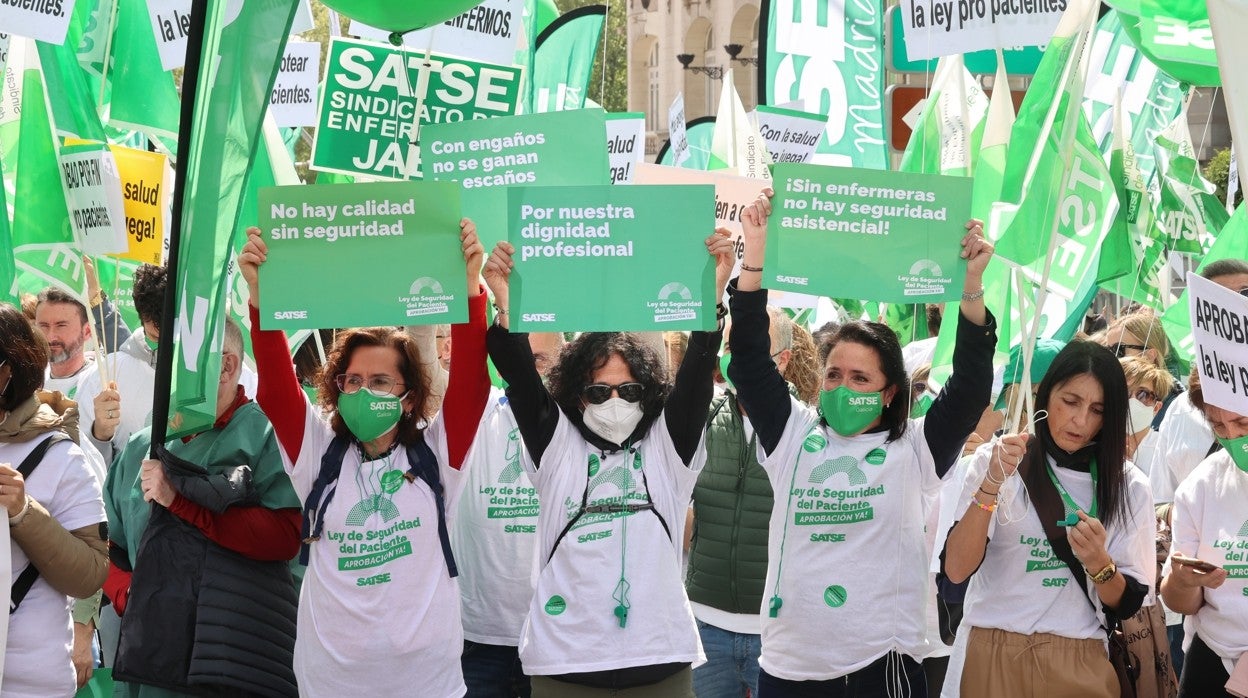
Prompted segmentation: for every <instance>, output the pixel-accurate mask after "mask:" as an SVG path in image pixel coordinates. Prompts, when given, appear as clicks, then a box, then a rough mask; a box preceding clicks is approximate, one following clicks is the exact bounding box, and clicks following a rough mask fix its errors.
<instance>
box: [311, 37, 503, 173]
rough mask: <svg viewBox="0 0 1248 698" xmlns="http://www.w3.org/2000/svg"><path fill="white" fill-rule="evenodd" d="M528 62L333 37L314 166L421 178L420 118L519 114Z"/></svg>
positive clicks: (439, 120)
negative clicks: (511, 62) (513, 63)
mask: <svg viewBox="0 0 1248 698" xmlns="http://www.w3.org/2000/svg"><path fill="white" fill-rule="evenodd" d="M522 73H523V69H522V68H520V67H517V66H505V65H495V64H491V63H481V62H478V61H471V60H467V59H462V58H456V57H453V56H447V55H442V54H429V55H428V56H426V54H425V53H424V52H423V51H414V50H411V49H405V48H394V47H390V46H382V45H380V44H374V43H371V42H367V41H355V40H352V39H342V38H338V37H335V38H334V39H332V40H331V41H330V46H329V56H328V58H327V59H326V69H325V90H324V92H323V94H322V96H321V108H320V118H319V119H318V124H317V129H316V139H315V141H314V143H313V145H312V168H313V169H316V170H321V171H324V172H338V173H342V174H350V175H357V174H364V175H370V176H374V177H383V178H389V179H410V178H415V177H419V176H420V174H421V170H420V146H419V145H418V140H423V139H421V138H420V135H419V134H418V133H417V132H418V130H419V128H418V125H417V122H419V124H422V125H423V124H431V123H448V122H457V121H471V120H474V119H488V118H489V117H493V116H508V115H511V114H514V113H516V105H517V104H518V103H519V99H520V84H521V77H522Z"/></svg>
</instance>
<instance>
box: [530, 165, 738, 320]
mask: <svg viewBox="0 0 1248 698" xmlns="http://www.w3.org/2000/svg"><path fill="white" fill-rule="evenodd" d="M507 194H508V206H507V210H508V232H509V241H510V242H511V244H512V245H514V246H515V248H516V249H515V263H516V267H515V271H514V273H513V274H512V276H511V308H510V321H511V328H512V329H513V330H515V331H518V332H536V331H551V330H557V331H572V330H581V331H587V332H598V331H644V330H709V329H712V328H714V327H715V324H716V319H715V304H716V302H717V299H716V298H715V259H714V258H713V257H711V255H710V254H709V253H707V251H706V243H705V240H706V237H707V236H708V235H710V234H711V232H712V231H713V230H714V229H715V188H714V187H711V186H708V185H692V186H644V185H640V184H634V185H630V186H613V185H610V184H603V185H597V186H584V187H524V186H522V187H511V188H510V189H509V190H508V192H507Z"/></svg>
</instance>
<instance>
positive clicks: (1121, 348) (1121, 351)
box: [1114, 344, 1148, 359]
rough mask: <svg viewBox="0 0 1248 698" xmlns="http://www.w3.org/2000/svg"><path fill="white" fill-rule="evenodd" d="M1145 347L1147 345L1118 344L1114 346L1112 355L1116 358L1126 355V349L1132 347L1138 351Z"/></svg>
mask: <svg viewBox="0 0 1248 698" xmlns="http://www.w3.org/2000/svg"><path fill="white" fill-rule="evenodd" d="M1147 348H1148V347H1146V346H1144V345H1143V344H1119V345H1117V346H1115V347H1114V356H1117V357H1118V358H1120V359H1122V358H1125V357H1126V356H1127V350H1128V349H1134V350H1136V351H1138V352H1143V351H1144V350H1145V349H1147Z"/></svg>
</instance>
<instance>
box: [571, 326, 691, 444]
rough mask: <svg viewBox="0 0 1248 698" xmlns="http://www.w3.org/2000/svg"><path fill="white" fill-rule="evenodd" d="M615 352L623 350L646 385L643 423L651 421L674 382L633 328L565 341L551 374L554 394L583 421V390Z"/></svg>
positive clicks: (574, 417) (635, 375)
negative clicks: (669, 380) (632, 331)
mask: <svg viewBox="0 0 1248 698" xmlns="http://www.w3.org/2000/svg"><path fill="white" fill-rule="evenodd" d="M612 354H619V355H620V358H622V359H624V363H626V364H628V370H629V372H630V373H632V374H633V379H634V380H636V381H637V382H638V383H641V384H642V385H643V386H645V393H644V394H643V396H642V398H641V410H642V414H643V415H644V416H643V417H642V424H643V425H649V424H650V423H651V422H652V421H654V418H655V417H657V416H659V413H660V412H662V411H663V404H664V403H665V402H667V393H668V391H669V390H670V389H671V385H670V384H669V383H668V382H667V374H666V372H664V370H663V362H662V361H661V360H660V359H659V355H658V354H657V353H655V351H654V348H653V347H651V346H650V345H649V344H648V343H646V342H645V341H643V340H642V339H641V337H638V336H637V335H636V334H633V333H631V332H586V333H585V334H582V335H581V336H579V337H577V338H576V339H575V340H573V341H572V342H569V343H568V344H565V345H564V347H563V351H561V352H560V353H559V363H557V364H555V367H554V368H552V369H551V370H550V376H549V377H548V381H549V386H550V394H551V397H553V398H554V399H555V402H556V403H558V404H559V407H560V408H562V409H563V412H564V414H566V415H568V417H569V418H571V419H572V420H573V421H574V422H576V423H578V424H579V423H581V391H582V390H583V389H584V388H585V386H587V385H589V383H590V381H591V380H592V378H591V376H592V375H593V373H594V371H597V370H598V369H600V368H602V367H603V366H605V365H606V363H607V361H609V360H610V359H611V355H612Z"/></svg>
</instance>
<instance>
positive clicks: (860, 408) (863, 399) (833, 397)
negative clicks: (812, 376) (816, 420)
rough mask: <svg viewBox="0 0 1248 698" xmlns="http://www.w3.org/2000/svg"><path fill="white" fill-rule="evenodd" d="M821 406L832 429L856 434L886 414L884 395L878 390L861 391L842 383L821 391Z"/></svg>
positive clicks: (843, 433)
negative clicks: (833, 388)
mask: <svg viewBox="0 0 1248 698" xmlns="http://www.w3.org/2000/svg"><path fill="white" fill-rule="evenodd" d="M819 408H820V409H821V410H823V418H824V419H825V420H827V422H828V426H830V427H832V431H835V432H836V433H838V434H840V435H841V436H854V435H855V434H860V433H862V431H863V430H865V429H866V428H867V427H868V426H870V425H871V422H874V421H875V420H876V419H878V418H879V416H880V415H881V414H884V396H883V395H882V394H881V393H878V392H877V393H859V392H857V391H854V390H850V389H849V388H847V387H845V386H843V385H842V386H838V387H837V388H836V389H835V390H821V391H819Z"/></svg>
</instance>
